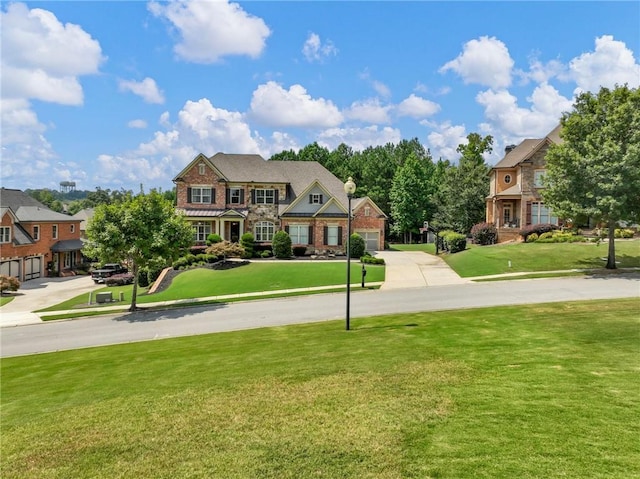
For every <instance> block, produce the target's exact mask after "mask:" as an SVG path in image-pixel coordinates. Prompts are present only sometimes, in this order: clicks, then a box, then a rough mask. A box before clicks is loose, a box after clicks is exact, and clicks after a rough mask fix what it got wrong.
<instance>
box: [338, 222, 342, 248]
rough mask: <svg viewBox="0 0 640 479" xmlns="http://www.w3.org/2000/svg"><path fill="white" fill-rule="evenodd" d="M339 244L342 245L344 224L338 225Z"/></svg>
mask: <svg viewBox="0 0 640 479" xmlns="http://www.w3.org/2000/svg"><path fill="white" fill-rule="evenodd" d="M338 246H342V226H338Z"/></svg>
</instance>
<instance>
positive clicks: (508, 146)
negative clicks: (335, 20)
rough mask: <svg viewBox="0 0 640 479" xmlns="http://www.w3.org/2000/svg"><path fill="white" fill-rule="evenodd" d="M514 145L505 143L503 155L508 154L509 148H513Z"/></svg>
mask: <svg viewBox="0 0 640 479" xmlns="http://www.w3.org/2000/svg"><path fill="white" fill-rule="evenodd" d="M515 147H516V145H507V146H505V147H504V153H505V155H507V154H509V152H510V151H511V150H513V149H514V148H515Z"/></svg>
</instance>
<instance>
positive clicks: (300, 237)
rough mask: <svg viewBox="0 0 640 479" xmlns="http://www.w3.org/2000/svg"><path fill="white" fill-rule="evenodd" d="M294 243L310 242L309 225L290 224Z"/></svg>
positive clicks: (290, 234) (290, 232)
mask: <svg viewBox="0 0 640 479" xmlns="http://www.w3.org/2000/svg"><path fill="white" fill-rule="evenodd" d="M289 236H290V237H291V243H292V244H309V225H289Z"/></svg>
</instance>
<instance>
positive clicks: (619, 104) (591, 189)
mask: <svg viewBox="0 0 640 479" xmlns="http://www.w3.org/2000/svg"><path fill="white" fill-rule="evenodd" d="M560 124H561V125H562V129H561V133H560V137H561V138H562V140H563V141H562V143H560V144H557V145H551V146H550V147H549V151H548V153H547V155H546V163H547V164H546V174H545V178H544V181H545V189H544V191H543V198H544V201H545V203H546V204H548V205H549V206H550V207H551V208H553V211H554V212H555V213H556V214H557V215H558V216H560V217H563V218H575V217H576V216H577V215H580V214H583V215H587V216H590V217H592V218H595V219H596V220H599V221H601V222H603V223H605V224H606V225H607V226H608V228H609V251H608V257H607V268H608V269H615V268H616V260H615V236H614V234H615V228H616V226H617V225H618V223H619V222H620V221H638V220H640V90H639V89H638V88H635V89H630V88H629V87H628V86H627V85H624V86H616V87H615V88H614V89H612V90H611V89H608V88H601V89H600V91H599V92H598V93H597V94H594V93H591V92H586V93H582V94H580V95H578V97H577V98H576V101H575V103H574V105H573V110H572V111H571V112H567V113H564V114H563V115H562V118H561V120H560Z"/></svg>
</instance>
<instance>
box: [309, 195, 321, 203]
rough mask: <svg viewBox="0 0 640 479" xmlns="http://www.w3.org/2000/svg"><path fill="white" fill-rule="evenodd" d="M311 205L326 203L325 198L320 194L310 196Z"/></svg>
mask: <svg viewBox="0 0 640 479" xmlns="http://www.w3.org/2000/svg"><path fill="white" fill-rule="evenodd" d="M309 203H311V204H312V205H321V204H322V203H324V198H323V197H322V195H321V194H319V193H312V194H310V195H309Z"/></svg>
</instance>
